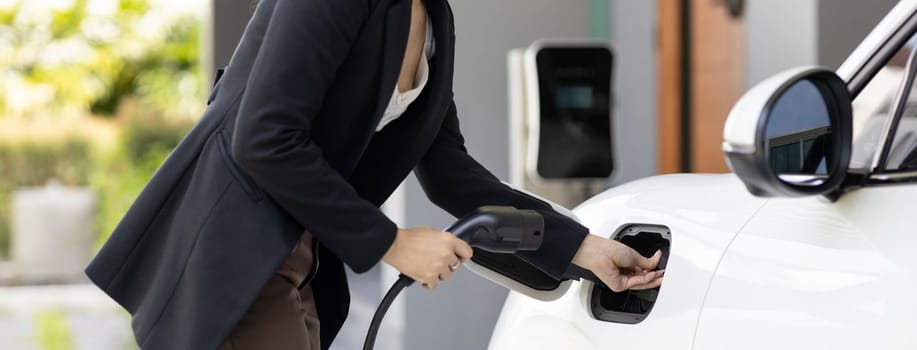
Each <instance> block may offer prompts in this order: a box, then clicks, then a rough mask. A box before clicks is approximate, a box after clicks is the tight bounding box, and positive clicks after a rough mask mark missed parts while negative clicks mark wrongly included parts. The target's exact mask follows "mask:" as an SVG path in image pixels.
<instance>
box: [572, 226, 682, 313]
mask: <svg viewBox="0 0 917 350" xmlns="http://www.w3.org/2000/svg"><path fill="white" fill-rule="evenodd" d="M612 239H614V240H616V241H619V242H621V243H624V244H625V245H627V246H629V247H631V248H633V249H634V250H636V251H637V252H639V253H640V254H641V255H643V256H646V257H650V256H652V255H653V254H654V253H656V251H657V250H662V258H661V259H660V261H659V266H657V269H664V268H665V266H666V263H667V262H668V258H669V249H670V247H671V241H672V234H671V232H670V231H669V229H668V228H667V227H665V226H658V225H627V226H624V227H623V228H622V229H621V230H619V231H618V232H617V233H616V234H615V235H614V236H612ZM660 288H661V286H660V287H657V288H653V289H647V290H628V291H623V292H613V291H612V290H611V289H608V287H606V286H605V285H603V284H601V283H596V284H595V286H594V287H593V289H592V292H591V293H590V296H589V305H590V308H591V309H592V316H593V317H595V318H596V319H598V320H602V321H607V322H615V323H626V324H635V323H640V322H641V321H643V320H644V319H646V316H647V315H649V313H650V311H652V310H653V305H655V304H656V297H657V296H658V295H659V289H660Z"/></svg>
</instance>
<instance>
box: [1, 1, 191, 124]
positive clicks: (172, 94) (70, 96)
mask: <svg viewBox="0 0 917 350" xmlns="http://www.w3.org/2000/svg"><path fill="white" fill-rule="evenodd" d="M72 1H73V2H72V3H71V4H70V5H69V6H66V7H63V8H58V9H51V14H50V16H47V14H45V15H44V16H42V15H36V14H35V13H36V12H38V13H40V12H39V11H34V10H33V11H26V7H27V6H26V5H24V4H26V2H25V0H20V1H18V2H16V3H15V4H14V5H12V6H10V7H8V8H0V47H4V48H5V50H4V52H3V53H0V82H2V84H0V113H2V112H5V113H6V114H18V115H25V116H30V115H35V114H39V113H51V114H65V115H80V114H88V113H91V114H95V115H109V116H110V115H114V114H115V112H116V111H117V108H118V105H119V104H120V103H121V102H122V101H123V100H124V99H125V98H126V97H130V96H133V97H136V99H137V100H139V101H140V102H141V103H143V104H147V105H148V106H149V107H153V108H155V109H159V110H161V111H162V112H164V113H165V114H167V115H185V116H187V115H195V114H197V113H198V112H200V110H201V108H202V104H201V103H200V101H201V99H202V98H203V97H202V96H203V94H204V89H205V88H206V85H205V84H204V82H203V80H202V79H203V77H202V75H201V74H200V64H199V62H200V57H199V52H200V49H199V48H200V21H199V19H198V18H197V17H195V16H192V15H187V14H186V15H181V16H177V17H175V18H165V19H164V18H163V17H165V16H166V15H165V12H164V11H158V10H157V9H156V7H154V6H153V5H152V4H151V3H150V1H149V0H117V2H116V5H117V6H115V8H114V9H113V10H112V11H92V10H90V9H91V8H92V6H91V5H93V4H92V2H93V1H98V0H72ZM38 3H41V2H38ZM33 4H34V3H33ZM34 6H38V5H34ZM96 7H98V6H96ZM45 12H47V10H46V11H45ZM155 24H158V26H156V25H155ZM61 112H63V113H61ZM87 112H88V113H87Z"/></svg>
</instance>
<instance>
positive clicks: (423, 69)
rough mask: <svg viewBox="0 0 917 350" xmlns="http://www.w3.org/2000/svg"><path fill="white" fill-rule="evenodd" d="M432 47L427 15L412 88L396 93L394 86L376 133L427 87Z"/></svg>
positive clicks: (432, 52) (430, 25) (431, 34)
mask: <svg viewBox="0 0 917 350" xmlns="http://www.w3.org/2000/svg"><path fill="white" fill-rule="evenodd" d="M434 46H435V45H434V42H433V25H432V24H430V16H429V15H428V16H427V35H426V38H425V39H424V44H423V52H422V53H421V54H420V62H418V63H417V74H415V75H414V88H413V89H411V90H408V91H405V92H398V84H395V92H394V93H393V94H392V98H391V99H390V100H389V101H388V107H386V108H385V113H383V114H382V120H380V121H379V126H377V127H376V131H377V132H378V131H380V130H382V128H384V127H385V126H386V125H388V123H391V122H393V121H394V120H395V119H398V117H400V116H401V115H402V114H404V111H406V110H407V109H408V107H409V106H410V105H411V103H413V102H414V101H415V100H417V97H418V96H420V93H421V92H423V88H424V87H426V86H427V81H428V80H430V63H429V62H428V61H429V59H430V57H433V54H434V53H435V50H434Z"/></svg>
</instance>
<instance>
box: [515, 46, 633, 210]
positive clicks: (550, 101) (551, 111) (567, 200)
mask: <svg viewBox="0 0 917 350" xmlns="http://www.w3.org/2000/svg"><path fill="white" fill-rule="evenodd" d="M507 61H508V69H509V98H510V108H509V109H510V110H509V114H510V128H509V140H510V181H511V183H512V184H513V185H514V186H516V187H519V188H522V189H524V190H526V191H529V192H532V193H535V194H538V195H540V196H543V197H545V198H547V199H549V200H551V201H553V202H556V203H558V204H560V205H562V206H564V207H567V208H571V207H573V206H575V205H577V204H579V203H581V202H582V201H584V200H585V199H587V198H589V197H591V196H592V195H594V194H596V193H598V192H601V191H602V190H604V189H605V188H606V187H607V186H608V183H609V182H610V181H611V179H612V177H613V176H614V174H615V157H614V150H615V146H614V139H613V137H612V135H613V120H612V111H613V105H614V104H613V98H612V96H613V92H612V75H613V65H614V54H613V52H612V49H611V46H610V44H609V43H608V42H607V41H601V40H588V39H575V40H565V39H546V40H539V41H536V42H534V43H533V44H532V45H530V46H529V47H528V48H525V49H516V50H512V51H511V52H510V53H509V55H508V58H507Z"/></svg>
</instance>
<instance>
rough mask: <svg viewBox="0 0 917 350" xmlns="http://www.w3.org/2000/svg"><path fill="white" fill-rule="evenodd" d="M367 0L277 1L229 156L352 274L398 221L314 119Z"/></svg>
mask: <svg viewBox="0 0 917 350" xmlns="http://www.w3.org/2000/svg"><path fill="white" fill-rule="evenodd" d="M369 6H370V5H369V2H368V1H365V0H277V1H276V3H275V5H274V9H273V15H272V17H271V19H270V23H269V25H268V27H267V29H266V32H265V34H264V37H263V41H262V44H261V48H260V50H259V53H258V57H257V58H256V59H255V62H254V66H253V67H252V70H251V76H250V77H249V80H248V83H247V85H246V88H245V92H244V94H243V95H242V100H241V102H240V103H241V105H240V108H239V114H238V117H237V120H236V125H235V129H234V134H233V141H232V153H233V157H234V158H235V160H236V162H238V163H239V166H240V167H241V168H242V169H243V170H244V171H245V172H247V173H248V175H249V176H251V178H252V179H253V180H254V181H255V183H257V184H258V186H259V187H261V189H262V190H263V191H264V192H265V193H266V194H267V195H268V196H269V197H270V198H271V199H273V200H274V201H275V202H276V203H277V204H278V205H279V206H280V207H282V208H283V209H284V210H285V211H287V212H288V213H289V214H290V215H291V216H292V217H293V218H294V219H295V220H297V221H298V222H299V223H300V224H301V225H302V226H303V227H304V228H305V229H307V230H309V231H310V232H311V233H312V234H313V235H314V236H315V237H317V238H318V239H319V240H320V241H321V242H322V244H323V245H324V246H326V247H327V248H329V249H330V250H331V251H333V252H334V253H335V254H336V255H337V256H338V257H339V258H340V259H341V260H342V261H344V262H345V263H347V264H348V265H349V266H350V267H351V268H352V269H353V270H354V271H356V272H365V271H367V270H369V269H370V268H371V267H372V266H373V265H375V264H376V263H377V262H378V261H379V260H380V259H381V258H382V256H383V255H384V254H385V252H386V251H387V250H388V248H389V246H391V244H392V242H393V241H394V239H395V235H396V233H397V226H396V225H395V224H394V223H393V222H392V221H391V220H389V219H388V218H387V217H386V216H385V215H384V214H383V213H382V212H381V211H380V210H379V208H378V207H376V206H375V205H373V204H372V203H370V202H368V201H366V200H364V199H363V198H361V197H360V196H359V194H358V193H357V192H356V190H355V189H354V188H353V187H352V186H351V185H350V184H349V183H348V182H347V181H346V179H344V178H343V177H342V176H341V175H340V173H339V172H337V171H336V170H335V169H334V168H332V166H331V165H329V163H328V162H327V161H326V159H325V158H324V156H323V154H322V149H321V148H320V147H319V145H317V144H316V143H315V141H314V139H313V137H312V125H313V122H314V119H315V117H316V115H317V114H318V112H319V110H320V108H321V106H322V102H323V100H324V98H325V94H326V92H327V90H328V89H329V87H330V86H331V84H332V83H333V81H334V79H335V75H336V72H337V70H338V68H339V67H340V65H341V64H342V62H344V60H345V58H346V56H347V54H348V52H349V50H350V47H351V46H352V43H353V41H354V40H355V38H356V36H357V35H358V32H359V30H360V28H361V26H362V24H363V22H364V21H365V19H366V17H367V16H368V15H369V11H370V8H369Z"/></svg>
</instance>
